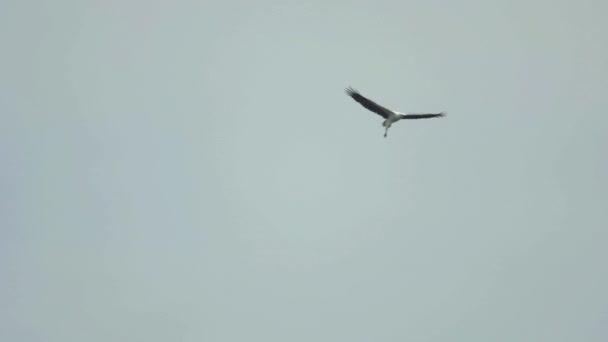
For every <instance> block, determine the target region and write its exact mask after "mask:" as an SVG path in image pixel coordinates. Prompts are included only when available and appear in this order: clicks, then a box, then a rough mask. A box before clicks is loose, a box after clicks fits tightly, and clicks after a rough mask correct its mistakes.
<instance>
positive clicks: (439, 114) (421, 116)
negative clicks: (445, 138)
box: [401, 113, 445, 119]
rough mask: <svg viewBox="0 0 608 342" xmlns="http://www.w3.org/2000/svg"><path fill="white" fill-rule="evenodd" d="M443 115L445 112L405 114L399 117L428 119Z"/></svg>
mask: <svg viewBox="0 0 608 342" xmlns="http://www.w3.org/2000/svg"><path fill="white" fill-rule="evenodd" d="M444 116H445V113H437V114H434V113H431V114H405V115H403V116H402V117H401V118H402V119H430V118H442V117H444Z"/></svg>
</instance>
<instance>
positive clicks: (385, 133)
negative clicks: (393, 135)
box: [384, 127, 388, 138]
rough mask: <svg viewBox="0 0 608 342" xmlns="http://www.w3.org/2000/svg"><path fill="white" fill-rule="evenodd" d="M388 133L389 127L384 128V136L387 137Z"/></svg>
mask: <svg viewBox="0 0 608 342" xmlns="http://www.w3.org/2000/svg"><path fill="white" fill-rule="evenodd" d="M387 134H388V127H386V129H385V130H384V137H385V138H386V135H387Z"/></svg>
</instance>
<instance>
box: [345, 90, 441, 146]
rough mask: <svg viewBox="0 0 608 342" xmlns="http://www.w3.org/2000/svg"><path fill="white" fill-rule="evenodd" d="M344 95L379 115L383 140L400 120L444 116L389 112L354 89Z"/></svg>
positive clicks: (438, 114) (439, 114)
mask: <svg viewBox="0 0 608 342" xmlns="http://www.w3.org/2000/svg"><path fill="white" fill-rule="evenodd" d="M346 94H347V95H348V96H350V97H352V98H353V99H354V100H355V101H357V102H359V104H361V105H362V106H363V107H365V108H367V109H368V110H370V111H372V112H374V113H376V114H378V115H380V116H381V117H383V118H384V119H386V120H384V122H383V123H382V127H384V137H385V138H386V135H387V134H388V129H389V128H390V127H391V125H392V124H393V123H395V122H397V121H399V120H401V119H429V118H441V117H444V116H445V113H443V112H441V113H437V114H433V113H429V114H426V113H421V114H405V113H401V112H396V111H393V110H390V109H388V108H384V107H382V106H381V105H379V104H377V103H375V102H374V101H372V100H370V99H368V98H366V97H365V96H363V95H361V94H359V92H358V91H356V90H355V89H353V88H351V87H348V88H346Z"/></svg>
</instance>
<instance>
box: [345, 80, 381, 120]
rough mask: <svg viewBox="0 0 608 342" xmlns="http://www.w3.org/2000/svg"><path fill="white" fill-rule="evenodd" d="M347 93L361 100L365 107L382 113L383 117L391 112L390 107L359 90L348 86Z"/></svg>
mask: <svg viewBox="0 0 608 342" xmlns="http://www.w3.org/2000/svg"><path fill="white" fill-rule="evenodd" d="M346 94H347V95H348V96H350V97H352V98H353V99H354V100H355V101H357V102H359V104H361V105H362V106H363V107H365V108H367V109H369V110H371V111H372V112H374V113H376V114H378V115H380V116H381V117H383V118H385V119H386V118H388V113H390V110H389V109H386V108H384V107H382V106H381V105H379V104H377V103H376V102H374V101H372V100H370V99H368V98H367V97H365V96H363V95H361V94H359V92H358V91H356V90H355V89H353V88H351V87H348V88H346Z"/></svg>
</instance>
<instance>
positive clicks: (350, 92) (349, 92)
mask: <svg viewBox="0 0 608 342" xmlns="http://www.w3.org/2000/svg"><path fill="white" fill-rule="evenodd" d="M344 91H345V92H346V95H348V96H350V97H353V96H354V95H360V94H359V92H358V91H357V90H356V89H353V87H348V88H346V89H345V90H344Z"/></svg>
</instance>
